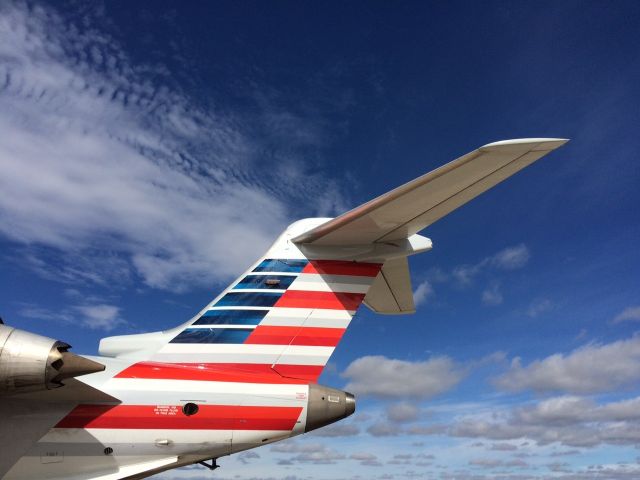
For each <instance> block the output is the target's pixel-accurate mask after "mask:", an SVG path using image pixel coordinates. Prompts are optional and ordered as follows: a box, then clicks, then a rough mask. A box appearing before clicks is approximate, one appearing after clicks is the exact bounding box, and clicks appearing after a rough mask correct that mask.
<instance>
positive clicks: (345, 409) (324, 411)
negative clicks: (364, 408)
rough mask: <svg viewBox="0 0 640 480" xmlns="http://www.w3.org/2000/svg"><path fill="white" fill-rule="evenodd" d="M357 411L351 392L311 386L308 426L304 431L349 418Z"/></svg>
mask: <svg viewBox="0 0 640 480" xmlns="http://www.w3.org/2000/svg"><path fill="white" fill-rule="evenodd" d="M355 411H356V398H355V397H354V396H353V394H351V393H349V392H343V391H342V390H337V389H335V388H329V387H323V386H322V385H316V384H311V385H309V401H308V404H307V424H306V426H305V429H304V431H305V432H310V431H311V430H315V429H316V428H320V427H324V426H325V425H329V424H331V423H334V422H337V421H338V420H342V419H343V418H347V417H348V416H349V415H351V414H352V413H353V412H355Z"/></svg>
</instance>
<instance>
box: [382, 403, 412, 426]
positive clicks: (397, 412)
mask: <svg viewBox="0 0 640 480" xmlns="http://www.w3.org/2000/svg"><path fill="white" fill-rule="evenodd" d="M386 415H387V418H388V419H389V420H391V421H392V422H397V423H405V422H413V421H415V420H417V419H418V417H419V415H420V408H419V407H418V406H417V405H415V404H413V403H409V402H399V403H393V404H391V405H389V406H388V407H387V409H386Z"/></svg>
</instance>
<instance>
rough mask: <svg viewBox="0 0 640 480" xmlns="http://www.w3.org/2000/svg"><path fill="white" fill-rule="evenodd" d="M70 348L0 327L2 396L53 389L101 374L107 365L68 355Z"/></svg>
mask: <svg viewBox="0 0 640 480" xmlns="http://www.w3.org/2000/svg"><path fill="white" fill-rule="evenodd" d="M69 348H71V346H70V345H68V344H66V343H64V342H60V341H57V340H54V339H52V338H48V337H43V336H41V335H36V334H35V333H29V332H25V331H24V330H19V329H17V328H12V327H8V326H7V325H0V395H8V394H11V393H18V392H29V391H36V390H50V389H52V388H58V387H61V386H62V385H63V383H62V380H64V379H65V378H69V377H76V376H78V375H85V374H87V373H94V372H100V371H102V370H104V368H105V367H104V365H102V364H100V363H97V362H94V361H93V360H89V359H88V358H84V357H80V356H78V355H74V354H73V353H70V352H68V351H67V350H69Z"/></svg>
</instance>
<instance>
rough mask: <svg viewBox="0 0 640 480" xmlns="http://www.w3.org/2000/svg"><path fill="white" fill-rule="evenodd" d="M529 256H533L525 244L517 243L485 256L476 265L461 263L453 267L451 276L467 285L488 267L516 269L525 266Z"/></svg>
mask: <svg viewBox="0 0 640 480" xmlns="http://www.w3.org/2000/svg"><path fill="white" fill-rule="evenodd" d="M529 258H531V253H530V252H529V248H528V247H527V246H526V245H525V244H520V245H515V246H512V247H507V248H505V249H503V250H500V251H499V252H497V253H495V254H494V255H490V256H488V257H485V258H483V259H482V260H480V261H479V262H478V263H476V264H474V265H459V266H457V267H455V268H454V269H453V271H452V272H451V276H452V277H453V278H454V279H455V280H456V281H457V282H458V284H460V285H462V286H465V285H469V284H470V283H471V282H472V281H473V279H474V278H475V277H476V276H478V275H479V274H480V273H482V272H483V271H485V270H487V269H490V268H492V269H495V270H516V269H518V268H522V267H524V266H525V265H526V264H527V262H528V261H529Z"/></svg>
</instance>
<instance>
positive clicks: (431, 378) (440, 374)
mask: <svg viewBox="0 0 640 480" xmlns="http://www.w3.org/2000/svg"><path fill="white" fill-rule="evenodd" d="M466 373H467V372H466V368H464V367H463V366H461V365H459V364H457V363H456V362H454V361H453V360H452V359H451V358H449V357H446V356H439V357H432V358H430V359H429V360H425V361H418V362H409V361H405V360H396V359H391V358H387V357H384V356H381V355H371V356H365V357H361V358H358V359H356V360H354V361H353V362H351V364H350V365H349V366H348V367H347V369H346V370H345V372H344V373H343V374H342V376H343V377H346V378H348V379H349V383H348V384H347V386H346V387H345V389H346V390H348V391H352V392H354V393H356V394H363V395H374V396H379V397H387V398H393V397H402V398H406V397H414V398H430V397H433V396H435V395H438V394H440V393H443V392H446V391H447V390H450V389H451V388H453V387H454V386H456V385H457V384H458V383H459V382H460V381H461V380H462V379H463V378H464V377H465V376H466Z"/></svg>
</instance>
